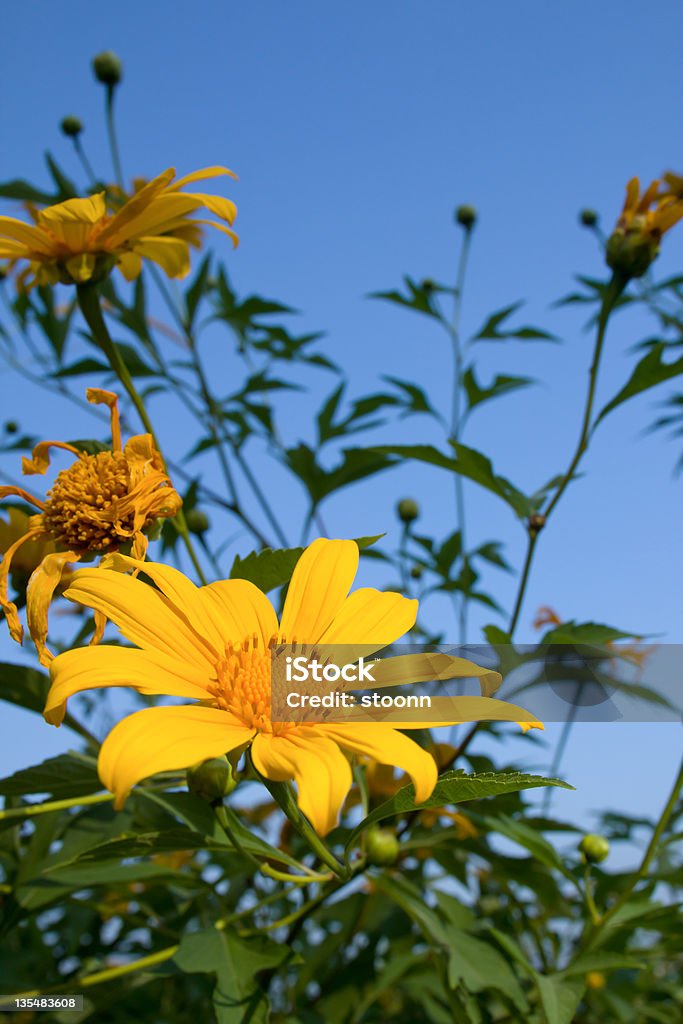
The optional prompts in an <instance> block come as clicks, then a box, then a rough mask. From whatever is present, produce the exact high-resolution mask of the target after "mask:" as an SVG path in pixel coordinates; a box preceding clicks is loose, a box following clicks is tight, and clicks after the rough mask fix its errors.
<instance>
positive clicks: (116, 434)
mask: <svg viewBox="0 0 683 1024" xmlns="http://www.w3.org/2000/svg"><path fill="white" fill-rule="evenodd" d="M85 397H86V398H87V399H88V401H89V402H91V403H92V405H106V406H107V407H108V409H109V417H110V424H111V446H112V448H113V449H114V451H115V452H120V451H121V420H120V417H119V396H118V395H117V394H116V393H115V392H114V391H105V390H104V388H86V389H85Z"/></svg>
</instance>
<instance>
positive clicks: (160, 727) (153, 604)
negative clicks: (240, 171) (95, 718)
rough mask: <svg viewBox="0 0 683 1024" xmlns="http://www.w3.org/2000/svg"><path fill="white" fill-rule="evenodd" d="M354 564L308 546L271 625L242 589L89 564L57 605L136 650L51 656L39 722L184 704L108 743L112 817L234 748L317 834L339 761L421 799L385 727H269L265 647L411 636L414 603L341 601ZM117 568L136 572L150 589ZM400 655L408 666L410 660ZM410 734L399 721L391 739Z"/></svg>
mask: <svg viewBox="0 0 683 1024" xmlns="http://www.w3.org/2000/svg"><path fill="white" fill-rule="evenodd" d="M357 567H358V546H357V544H356V543H355V542H354V541H347V540H326V539H324V538H320V539H319V540H316V541H314V542H313V543H312V544H311V545H310V546H309V547H308V548H306V550H305V551H304V552H303V554H302V555H301V558H300V559H299V561H298V563H297V565H296V568H295V570H294V574H293V576H292V580H291V582H290V585H289V589H288V592H287V599H286V601H285V605H284V610H283V613H282V618H281V620H280V622H278V619H277V615H276V613H275V610H274V608H273V606H272V605H271V603H270V601H269V600H268V598H267V597H266V596H265V595H264V594H263V593H262V592H261V591H260V590H258V588H257V587H255V586H254V584H252V583H250V582H249V581H247V580H240V579H234V580H221V581H218V582H215V583H211V584H209V585H208V586H205V587H201V588H198V587H195V585H194V584H193V583H191V582H190V580H188V579H187V578H186V577H185V576H183V574H182V573H180V572H178V570H176V569H172V568H170V567H169V566H166V565H160V564H156V563H153V562H144V563H143V562H139V561H136V560H135V559H132V558H128V557H125V556H122V555H120V554H115V555H111V556H109V557H108V558H107V559H105V560H104V561H103V563H102V566H101V567H100V568H96V569H81V570H79V571H78V572H76V573H74V578H73V582H72V584H71V586H70V587H69V589H68V591H66V594H65V596H66V597H67V598H69V599H71V600H73V601H77V602H79V603H80V604H82V605H85V606H86V607H89V608H92V609H94V610H95V611H97V612H100V613H103V614H105V615H106V616H107V618H109V619H111V621H112V622H114V623H115V624H116V625H117V626H118V628H119V630H120V632H121V633H122V634H123V635H124V637H126V638H127V639H128V640H130V641H131V642H132V643H133V644H136V645H137V646H136V648H135V649H131V648H124V647H120V646H118V647H107V646H102V647H99V648H86V649H81V650H73V651H68V652H66V653H65V654H60V655H59V656H58V657H57V658H55V660H54V661H53V662H52V665H51V675H52V686H51V689H50V692H49V694H48V698H47V703H46V706H45V711H44V715H45V718H46V720H47V721H48V722H50V723H51V724H54V725H58V724H59V723H60V722H61V721H62V719H63V716H64V712H65V707H66V701H67V699H68V698H69V697H70V696H71V695H72V694H74V693H78V692H80V691H81V690H88V689H93V688H97V687H108V686H132V687H134V688H135V689H137V690H138V691H139V692H141V693H145V694H165V695H169V696H173V697H184V698H190V699H194V700H195V701H196V702H197V703H194V704H190V705H181V706H175V707H168V706H160V707H151V708H146V709H144V710H142V711H137V712H135V713H134V714H132V715H130V716H128V717H127V718H124V719H123V720H122V721H121V722H119V724H118V725H116V726H115V727H114V729H113V730H112V731H111V732H110V733H109V735H108V737H107V738H106V740H105V741H104V743H103V745H102V748H101V751H100V756H99V764H98V767H99V773H100V778H101V779H102V782H103V783H104V785H105V786H106V787H107V788H108V789H110V790H111V791H112V792H113V793H115V794H116V806H117V807H121V806H122V804H123V802H124V801H125V799H126V797H127V795H128V793H129V792H130V790H131V789H132V787H133V786H134V785H135V784H136V783H138V782H139V781H140V780H141V779H144V778H147V777H148V776H150V775H153V774H155V773H157V772H161V771H168V770H178V769H182V768H187V767H189V766H191V765H194V764H196V763H197V762H198V761H202V760H205V759H208V758H212V757H219V756H221V755H222V754H225V753H228V752H231V751H235V752H238V751H240V750H241V749H243V748H246V746H247V745H250V746H251V757H252V760H253V763H254V765H255V767H256V769H257V770H258V771H259V772H260V773H261V774H262V775H263V776H265V777H266V778H268V779H270V780H273V781H279V782H282V781H286V780H291V779H294V780H295V781H296V784H297V786H298V799H299V805H300V807H301V809H302V811H303V812H304V813H305V814H306V815H307V816H308V818H309V819H310V821H311V822H312V824H313V826H314V827H315V829H316V830H317V831H318V833H320V834H321V835H325V834H326V833H327V832H329V831H330V829H331V828H333V827H334V826H335V824H336V822H337V818H338V814H339V809H340V807H341V805H342V803H343V801H344V798H345V797H346V794H347V793H348V791H349V788H350V786H351V781H352V777H351V768H350V765H349V761H348V759H347V757H346V756H345V754H344V753H343V751H344V752H346V753H349V754H359V755H361V756H365V757H371V758H373V759H374V760H376V761H379V762H380V763H382V764H392V765H396V766H397V767H399V768H400V769H402V770H403V771H405V772H407V773H408V775H409V776H410V778H411V779H412V781H413V784H414V786H415V797H416V800H417V801H418V802H420V803H421V802H423V801H424V800H426V799H427V798H428V797H429V795H430V794H431V792H432V790H433V788H434V785H435V783H436V778H437V766H436V762H435V761H434V758H433V757H432V756H431V755H430V754H429V753H427V751H425V750H423V749H422V748H421V747H419V746H418V745H417V744H416V743H414V742H413V741H412V740H411V739H409V738H408V737H407V736H405V735H404V734H403V732H399V731H398V730H397V729H394V728H392V727H391V726H390V725H389V724H387V723H385V722H376V721H375V722H372V723H369V724H368V723H356V722H354V723H352V722H347V721H345V722H339V723H337V724H333V723H329V724H328V723H327V722H325V723H317V724H312V723H307V722H297V723H292V722H280V721H273V720H272V719H271V652H272V650H273V648H275V647H278V646H279V645H283V644H286V643H287V642H288V641H289V643H294V642H296V643H297V644H305V645H307V644H335V645H336V644H340V645H344V644H353V645H354V646H358V645H363V652H364V654H370V653H372V651H373V650H374V651H378V650H380V649H381V648H383V647H385V646H387V645H388V644H391V643H393V642H394V641H395V640H397V639H398V638H399V637H400V636H402V635H403V634H404V633H405V632H407V631H408V630H409V629H411V627H412V626H413V624H414V622H415V618H416V615H417V601H411V600H408V599H407V598H404V597H402V596H401V595H400V594H396V593H382V592H380V591H377V590H373V589H370V588H361V589H359V590H355V591H354V592H353V593H351V594H349V589H350V587H351V584H352V583H353V580H354V577H355V575H356V570H357ZM121 570H124V571H121ZM125 570H134V571H137V570H143V571H144V573H145V575H146V576H147V577H149V579H150V580H151V581H152V583H153V584H154V586H150V585H149V584H147V583H144V582H143V581H142V580H140V579H136V578H134V577H133V576H129V575H126V574H125ZM441 657H442V658H443V657H444V656H441ZM405 658H406V661H407V665H409V666H412V665H415V664H416V663H417V662H419V658H420V656H416V655H407V656H405ZM425 658H426V659H428V658H429V656H425ZM396 663H404V664H405V662H404V659H402V658H390V659H386V660H385V661H384V662H380V664H391V665H393V666H394V668H393V677H394V678H397V677H398V676H399V675H400V669H399V667H397V666H396ZM451 664H452V668H451V671H450V673H442V677H447V678H453V677H455V676H458V675H463V676H471V675H479V676H481V675H484V674H485V672H486V670H484V669H479V668H478V667H477V666H475V665H473V664H472V663H470V662H465V661H464V660H463V659H459V658H453V659H451ZM423 668H424V666H423ZM425 671H426V669H425ZM375 678H377V675H376V676H375ZM426 678H433V677H432V676H426ZM403 681H405V679H404V680H403ZM454 700H456V701H457V700H460V698H454ZM461 700H462V702H463V704H462V706H463V708H464V709H465V710H464V711H463V719H464V720H473V718H472V715H473V714H475V713H476V717H478V718H504V719H508V720H513V721H518V720H520V719H521V720H526V721H527V722H529V721H532V722H533V723H534V724H538V723H535V719H533V718H532V716H530V715H528V714H527V713H526V712H524V711H522V709H521V708H517V707H514V706H513V705H508V704H505V703H504V702H503V701H499V700H492V699H490V698H484V697H481V698H477V697H465V698H462V699H461ZM423 724H424V723H416V722H413V723H411V724H410V725H401V729H406V728H419V727H420V726H421V725H423Z"/></svg>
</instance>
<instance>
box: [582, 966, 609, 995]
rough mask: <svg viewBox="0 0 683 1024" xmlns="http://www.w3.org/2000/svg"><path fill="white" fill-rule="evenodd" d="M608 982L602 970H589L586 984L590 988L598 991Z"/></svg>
mask: <svg viewBox="0 0 683 1024" xmlns="http://www.w3.org/2000/svg"><path fill="white" fill-rule="evenodd" d="M606 984H607V979H606V978H605V975H604V974H603V973H602V971H589V972H588V974H587V975H586V985H587V986H588V988H592V989H594V990H596V991H598V990H599V989H601V988H604V987H605V985H606Z"/></svg>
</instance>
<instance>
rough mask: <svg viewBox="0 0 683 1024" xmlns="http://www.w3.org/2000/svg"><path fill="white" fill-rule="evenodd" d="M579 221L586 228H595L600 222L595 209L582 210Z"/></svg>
mask: <svg viewBox="0 0 683 1024" xmlns="http://www.w3.org/2000/svg"><path fill="white" fill-rule="evenodd" d="M579 221H580V222H581V224H583V226H584V227H585V228H594V227H595V225H596V224H597V223H598V215H597V213H596V212H595V210H588V209H586V210H582V211H581V213H580V214H579Z"/></svg>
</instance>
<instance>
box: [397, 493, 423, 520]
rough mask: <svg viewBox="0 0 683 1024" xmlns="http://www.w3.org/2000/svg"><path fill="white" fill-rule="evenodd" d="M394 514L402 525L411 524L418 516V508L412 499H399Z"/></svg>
mask: <svg viewBox="0 0 683 1024" xmlns="http://www.w3.org/2000/svg"><path fill="white" fill-rule="evenodd" d="M396 514H397V515H398V518H399V519H400V520H401V522H402V523H412V522H413V520H415V519H417V517H418V516H419V514H420V506H419V505H418V503H417V502H416V501H415V500H414V499H413V498H401V500H400V501H399V503H398V505H397V506H396Z"/></svg>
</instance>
